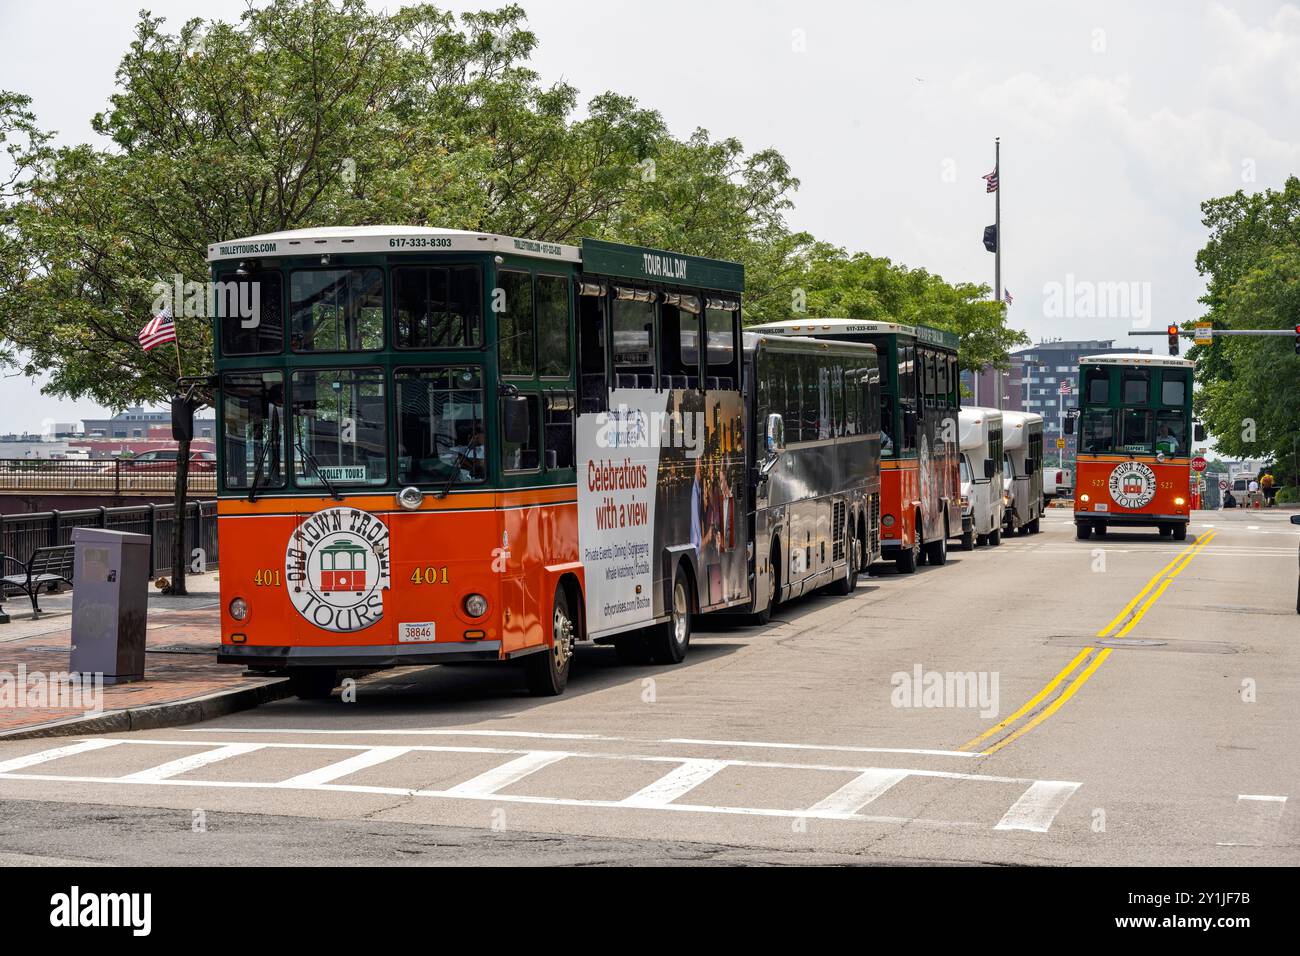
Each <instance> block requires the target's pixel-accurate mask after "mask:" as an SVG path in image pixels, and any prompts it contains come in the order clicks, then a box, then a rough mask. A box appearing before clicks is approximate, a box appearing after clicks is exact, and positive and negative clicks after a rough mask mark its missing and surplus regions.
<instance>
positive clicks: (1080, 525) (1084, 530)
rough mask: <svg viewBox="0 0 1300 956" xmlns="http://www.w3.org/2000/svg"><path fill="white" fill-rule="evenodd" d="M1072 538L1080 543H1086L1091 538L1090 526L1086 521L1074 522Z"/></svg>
mask: <svg viewBox="0 0 1300 956" xmlns="http://www.w3.org/2000/svg"><path fill="white" fill-rule="evenodd" d="M1074 536H1075V537H1076V538H1077V539H1078V540H1080V541H1087V540H1088V539H1089V538H1091V537H1092V525H1090V524H1088V523H1087V522H1086V521H1078V522H1075V525H1074Z"/></svg>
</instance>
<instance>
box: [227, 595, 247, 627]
mask: <svg viewBox="0 0 1300 956" xmlns="http://www.w3.org/2000/svg"><path fill="white" fill-rule="evenodd" d="M230 616H231V617H233V618H234V619H235V620H236V621H242V620H244V619H245V618H246V617H248V602H247V601H245V600H244V599H243V598H241V597H237V598H233V599H232V600H231V602H230Z"/></svg>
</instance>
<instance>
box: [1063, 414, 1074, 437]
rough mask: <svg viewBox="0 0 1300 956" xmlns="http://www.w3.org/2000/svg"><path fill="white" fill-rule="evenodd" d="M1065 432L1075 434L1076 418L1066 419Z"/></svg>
mask: <svg viewBox="0 0 1300 956" xmlns="http://www.w3.org/2000/svg"><path fill="white" fill-rule="evenodd" d="M1065 433H1066V434H1067V435H1073V434H1074V419H1073V418H1067V419H1066V420H1065Z"/></svg>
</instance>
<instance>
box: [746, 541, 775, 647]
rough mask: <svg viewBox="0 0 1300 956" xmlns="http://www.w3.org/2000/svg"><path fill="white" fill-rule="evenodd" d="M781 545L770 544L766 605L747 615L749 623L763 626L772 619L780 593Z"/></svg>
mask: <svg viewBox="0 0 1300 956" xmlns="http://www.w3.org/2000/svg"><path fill="white" fill-rule="evenodd" d="M780 560H781V545H780V543H777V542H774V543H773V544H772V554H771V556H770V557H769V559H768V562H767V607H765V608H763V610H761V611H759V612H758V613H757V614H751V615H749V623H751V624H756V625H758V626H760V627H761V626H763V625H765V624H767V623H768V622H769V621H770V620H772V612H773V611H774V610H776V603H777V597H778V596H779V595H780V593H781V576H780V575H781V566H780Z"/></svg>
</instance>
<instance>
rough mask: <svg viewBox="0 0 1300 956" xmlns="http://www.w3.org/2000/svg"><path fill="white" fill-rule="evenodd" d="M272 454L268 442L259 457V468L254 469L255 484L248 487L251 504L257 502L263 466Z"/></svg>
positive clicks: (263, 446)
mask: <svg viewBox="0 0 1300 956" xmlns="http://www.w3.org/2000/svg"><path fill="white" fill-rule="evenodd" d="M270 454H271V443H270V442H269V441H268V442H265V443H264V444H263V445H262V454H260V455H258V456H257V467H255V468H254V469H253V483H252V484H251V485H249V486H248V500H249V501H250V502H253V501H256V500H257V486H258V485H259V484H260V483H261V481H262V471H263V466H264V465H265V464H266V459H267V458H268V457H270Z"/></svg>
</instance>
